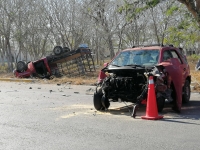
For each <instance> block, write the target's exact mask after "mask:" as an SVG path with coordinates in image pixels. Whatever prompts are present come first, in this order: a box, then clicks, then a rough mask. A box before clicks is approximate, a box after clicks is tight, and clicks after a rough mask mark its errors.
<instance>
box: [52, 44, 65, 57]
mask: <svg viewBox="0 0 200 150" xmlns="http://www.w3.org/2000/svg"><path fill="white" fill-rule="evenodd" d="M53 52H54V54H55V55H60V54H61V53H62V52H63V48H62V47H61V46H56V47H54V49H53Z"/></svg>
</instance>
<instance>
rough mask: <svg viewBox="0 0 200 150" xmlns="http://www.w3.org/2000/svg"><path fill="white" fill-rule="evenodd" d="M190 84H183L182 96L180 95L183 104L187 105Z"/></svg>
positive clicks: (187, 82)
mask: <svg viewBox="0 0 200 150" xmlns="http://www.w3.org/2000/svg"><path fill="white" fill-rule="evenodd" d="M190 93H191V89H190V82H189V81H188V80H185V84H184V87H183V95H182V102H183V103H188V102H189V101H190Z"/></svg>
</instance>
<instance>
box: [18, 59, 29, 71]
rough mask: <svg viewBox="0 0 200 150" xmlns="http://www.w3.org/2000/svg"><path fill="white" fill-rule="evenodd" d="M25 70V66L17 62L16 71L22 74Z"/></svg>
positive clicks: (23, 63)
mask: <svg viewBox="0 0 200 150" xmlns="http://www.w3.org/2000/svg"><path fill="white" fill-rule="evenodd" d="M26 70H27V64H26V63H25V62H24V61H18V62H17V71H19V72H23V71H26Z"/></svg>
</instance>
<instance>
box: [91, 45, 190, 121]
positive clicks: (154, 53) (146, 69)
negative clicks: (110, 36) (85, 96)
mask: <svg viewBox="0 0 200 150" xmlns="http://www.w3.org/2000/svg"><path fill="white" fill-rule="evenodd" d="M149 76H153V79H154V83H155V91H156V101H157V108H158V111H159V112H161V111H162V110H163V108H164V106H165V102H167V101H169V102H170V103H171V104H172V109H173V110H174V111H176V112H178V113H179V112H180V111H181V106H182V103H188V102H189V100H190V92H191V91H190V83H191V75H190V67H189V65H188V63H187V59H186V57H185V55H184V54H183V53H182V49H181V48H176V47H173V45H168V46H167V45H159V44H158V45H146V46H137V47H132V48H128V49H125V50H123V51H120V52H119V53H118V54H117V55H116V56H115V57H114V58H113V59H112V60H111V62H110V63H106V64H105V66H104V68H103V69H102V70H101V71H100V73H99V77H98V84H97V87H96V91H95V93H94V98H93V103H94V107H95V109H96V110H105V109H108V108H109V106H110V102H132V103H134V104H135V105H134V107H133V113H132V117H135V115H136V108H137V107H139V105H140V104H145V103H146V101H147V93H148V92H147V91H148V77H149Z"/></svg>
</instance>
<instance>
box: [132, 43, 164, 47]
mask: <svg viewBox="0 0 200 150" xmlns="http://www.w3.org/2000/svg"><path fill="white" fill-rule="evenodd" d="M149 46H164V45H163V44H149V45H138V46H132V48H135V47H149Z"/></svg>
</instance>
